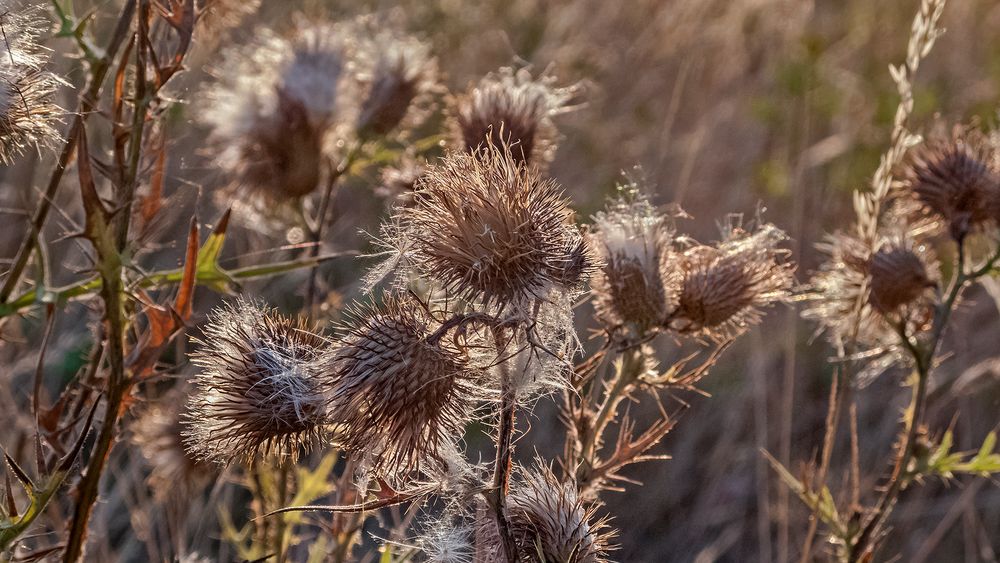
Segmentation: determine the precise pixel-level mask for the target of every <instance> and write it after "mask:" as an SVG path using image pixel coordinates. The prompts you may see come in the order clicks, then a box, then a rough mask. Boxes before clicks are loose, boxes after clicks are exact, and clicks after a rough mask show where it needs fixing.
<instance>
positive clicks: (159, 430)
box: [130, 391, 216, 500]
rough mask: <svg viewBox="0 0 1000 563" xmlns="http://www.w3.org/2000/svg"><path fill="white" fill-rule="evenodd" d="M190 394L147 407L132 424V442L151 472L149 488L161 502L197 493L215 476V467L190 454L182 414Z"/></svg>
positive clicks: (173, 395)
mask: <svg viewBox="0 0 1000 563" xmlns="http://www.w3.org/2000/svg"><path fill="white" fill-rule="evenodd" d="M186 399H187V394H186V393H184V392H179V391H174V392H171V393H168V394H167V395H166V396H164V397H163V398H162V399H161V400H159V401H157V402H155V403H153V404H151V405H149V406H147V407H146V408H145V409H144V410H143V411H142V413H140V415H139V417H138V418H137V420H136V422H135V424H133V425H131V426H130V428H131V430H132V436H131V439H132V443H133V444H135V445H136V447H138V448H139V451H140V452H141V453H142V456H143V457H144V458H145V459H146V463H147V464H148V465H149V467H150V469H151V471H150V474H149V479H148V482H149V486H150V488H152V489H153V491H154V494H155V495H156V498H157V499H160V500H166V499H168V498H170V497H171V496H172V495H176V494H179V493H180V494H183V493H184V492H186V491H193V490H195V489H196V488H197V487H199V486H201V485H203V484H204V483H205V482H206V481H208V480H209V479H211V478H212V476H213V475H214V474H215V470H216V468H215V466H214V465H212V464H210V463H206V462H205V461H204V460H202V459H199V458H197V457H195V456H194V455H192V454H191V453H190V452H188V451H187V448H185V444H184V436H183V431H184V424H183V421H182V418H181V417H182V415H183V412H184V409H183V407H184V402H185V401H186Z"/></svg>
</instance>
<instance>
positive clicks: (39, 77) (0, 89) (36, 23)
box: [0, 0, 62, 164]
mask: <svg viewBox="0 0 1000 563" xmlns="http://www.w3.org/2000/svg"><path fill="white" fill-rule="evenodd" d="M0 12H2V21H0V23H2V25H3V30H4V37H3V41H2V44H0V163H3V164H11V163H12V162H13V161H14V159H15V158H16V157H18V156H20V155H21V154H23V153H24V151H25V150H27V149H29V148H35V149H40V148H43V147H48V146H51V144H52V143H53V142H55V141H56V140H57V139H58V138H59V133H58V132H57V131H56V129H55V126H56V124H58V122H59V116H60V115H61V114H62V110H61V109H60V108H59V107H58V106H56V105H55V103H54V102H53V96H54V94H55V92H56V89H57V88H58V87H59V85H60V84H61V83H62V81H61V80H60V79H59V78H57V77H56V76H55V75H54V74H52V73H50V72H47V71H45V70H44V66H45V65H46V64H47V63H48V56H47V54H46V51H44V50H43V49H42V47H41V46H40V45H39V43H38V33H39V31H38V30H39V29H40V26H41V22H42V20H41V19H40V16H39V14H38V11H37V10H36V9H35V8H33V7H28V6H24V5H21V3H20V2H11V1H7V0H4V1H3V2H0Z"/></svg>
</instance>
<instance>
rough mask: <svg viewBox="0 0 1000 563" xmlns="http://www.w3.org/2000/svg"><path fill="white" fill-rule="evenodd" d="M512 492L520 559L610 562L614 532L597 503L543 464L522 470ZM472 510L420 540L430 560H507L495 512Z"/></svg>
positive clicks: (509, 501)
mask: <svg viewBox="0 0 1000 563" xmlns="http://www.w3.org/2000/svg"><path fill="white" fill-rule="evenodd" d="M518 473H519V478H518V479H517V480H515V482H514V483H512V484H511V490H510V493H509V494H508V496H507V510H506V515H507V521H508V524H509V526H510V532H511V535H512V536H513V539H514V542H515V544H516V546H517V550H518V555H519V556H520V558H521V560H523V561H528V562H532V563H545V562H548V561H561V562H563V561H564V562H567V563H602V562H605V561H608V558H607V553H608V551H610V550H611V549H612V546H611V540H612V539H613V538H614V533H613V532H612V531H611V530H610V529H609V528H608V525H607V520H606V519H604V518H598V517H597V516H596V508H595V507H594V506H592V505H586V504H584V502H583V501H582V500H580V499H579V497H578V496H577V493H576V487H575V484H573V483H560V482H559V480H558V479H557V478H556V477H555V475H554V474H553V473H552V471H551V470H550V469H548V468H547V467H545V466H542V465H539V466H537V467H534V468H532V469H527V468H521V469H520V470H518ZM471 512H472V514H458V515H454V514H452V515H447V516H446V517H445V518H444V520H443V521H441V522H439V523H437V525H435V526H432V527H430V528H429V529H428V530H427V531H426V532H425V533H424V534H422V536H421V537H420V538H419V539H418V542H417V543H418V546H419V547H420V549H421V551H423V553H424V555H425V556H426V557H427V560H428V561H432V562H436V563H457V562H475V563H504V562H506V561H507V559H506V556H505V555H504V552H503V546H502V545H501V543H500V536H499V531H498V529H497V523H496V520H494V516H493V515H492V514H491V513H489V512H488V511H487V510H486V507H485V506H484V505H483V504H482V503H480V504H479V505H478V506H477V507H476V508H475V509H473V510H472V511H471Z"/></svg>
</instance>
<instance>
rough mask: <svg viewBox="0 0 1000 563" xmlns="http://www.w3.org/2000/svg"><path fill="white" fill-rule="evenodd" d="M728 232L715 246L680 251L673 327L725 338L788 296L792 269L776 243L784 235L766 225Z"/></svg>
mask: <svg viewBox="0 0 1000 563" xmlns="http://www.w3.org/2000/svg"><path fill="white" fill-rule="evenodd" d="M726 231H727V232H726V234H725V236H724V238H723V239H722V240H721V241H720V242H719V243H718V244H716V245H713V246H702V245H699V246H695V247H692V248H689V249H688V250H686V251H685V252H684V254H683V258H682V260H681V267H682V268H683V271H684V281H683V283H682V285H681V290H680V294H679V297H678V304H677V311H676V312H675V314H674V321H673V323H672V328H673V329H674V330H676V331H678V332H681V333H686V334H693V335H697V336H701V337H705V338H709V339H711V340H716V341H722V340H727V339H730V338H733V337H735V336H738V335H739V334H742V333H743V332H744V331H746V329H747V328H749V327H750V326H753V325H755V324H757V323H759V322H760V319H761V310H762V309H763V308H765V307H768V306H770V305H771V304H772V303H774V302H775V301H777V300H780V299H783V298H785V297H786V296H787V295H788V293H789V290H790V289H791V287H792V283H793V277H792V274H793V272H794V270H795V267H794V265H793V264H791V263H789V262H787V260H786V258H787V256H788V251H787V250H784V249H782V248H780V247H779V246H778V245H779V244H781V243H782V242H784V241H785V239H786V238H787V237H786V235H785V233H784V232H783V231H782V230H781V229H778V228H777V227H775V226H774V225H770V224H764V225H760V226H759V227H757V228H756V229H755V230H753V231H745V230H743V229H742V228H740V227H737V226H729V227H727V228H726Z"/></svg>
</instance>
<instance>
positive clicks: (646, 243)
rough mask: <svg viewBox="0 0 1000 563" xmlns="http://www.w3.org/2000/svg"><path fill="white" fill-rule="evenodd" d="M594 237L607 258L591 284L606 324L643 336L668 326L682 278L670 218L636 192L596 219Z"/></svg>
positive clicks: (612, 202) (599, 214)
mask: <svg viewBox="0 0 1000 563" xmlns="http://www.w3.org/2000/svg"><path fill="white" fill-rule="evenodd" d="M593 236H594V239H595V240H596V242H597V246H598V247H599V248H600V249H601V253H602V255H603V258H604V268H603V270H602V272H601V274H600V275H597V276H594V279H593V280H592V282H591V285H592V287H593V290H594V306H595V308H596V310H597V314H598V316H599V317H600V318H601V320H602V321H603V322H604V323H605V324H606V325H608V326H610V327H627V326H630V327H633V328H634V329H635V331H636V332H637V333H638V334H644V333H646V332H648V331H649V330H651V329H653V328H655V327H658V326H661V325H663V324H664V323H665V322H666V320H667V317H668V316H669V314H670V312H671V311H673V310H674V308H675V307H676V305H677V298H678V294H679V292H680V285H681V281H682V280H683V275H682V273H681V270H680V268H679V267H678V265H679V257H678V256H677V254H676V252H675V251H674V249H673V225H672V224H671V221H670V217H669V216H668V215H666V214H664V213H661V212H659V211H658V210H656V208H654V207H653V206H652V204H650V202H649V199H647V198H646V197H645V195H643V194H640V193H638V192H635V191H631V192H627V193H624V194H623V195H621V196H619V197H618V198H617V199H614V200H612V201H610V202H609V203H608V206H607V208H606V209H605V210H604V211H602V212H600V213H598V214H597V215H595V216H594V233H593Z"/></svg>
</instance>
